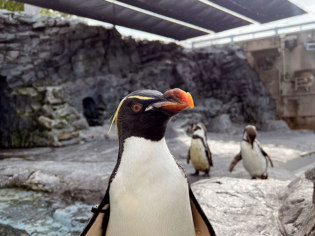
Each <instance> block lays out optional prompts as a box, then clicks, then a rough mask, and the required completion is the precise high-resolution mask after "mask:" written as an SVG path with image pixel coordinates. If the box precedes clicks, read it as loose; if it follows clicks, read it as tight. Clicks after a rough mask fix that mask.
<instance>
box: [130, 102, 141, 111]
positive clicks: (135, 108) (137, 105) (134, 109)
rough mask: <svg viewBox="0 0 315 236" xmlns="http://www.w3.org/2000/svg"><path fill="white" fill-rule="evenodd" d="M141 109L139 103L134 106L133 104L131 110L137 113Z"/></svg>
mask: <svg viewBox="0 0 315 236" xmlns="http://www.w3.org/2000/svg"><path fill="white" fill-rule="evenodd" d="M141 108H142V105H141V104H139V103H136V104H133V105H132V110H133V111H134V112H139V111H140V110H141Z"/></svg>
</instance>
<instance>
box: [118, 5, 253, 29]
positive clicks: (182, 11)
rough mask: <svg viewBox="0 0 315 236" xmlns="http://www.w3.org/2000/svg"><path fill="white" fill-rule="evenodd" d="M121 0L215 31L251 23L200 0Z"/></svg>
mask: <svg viewBox="0 0 315 236" xmlns="http://www.w3.org/2000/svg"><path fill="white" fill-rule="evenodd" d="M120 1H121V2H124V3H127V4H129V5H133V6H136V7H139V8H142V9H146V10H148V11H152V12H156V13H158V14H161V15H165V16H168V17H171V18H175V19H178V20H181V21H184V22H188V23H190V24H193V25H198V26H200V27H203V28H206V29H209V30H212V31H214V32H220V31H224V30H228V29H233V28H236V27H240V26H244V25H247V24H249V22H247V21H245V20H242V19H240V18H238V17H235V16H233V15H230V14H228V13H226V12H224V11H221V10H218V9H216V8H214V7H211V6H209V5H207V4H204V3H202V2H199V1H198V0H180V1H174V0H155V1H152V0H150V1H149V0H120Z"/></svg>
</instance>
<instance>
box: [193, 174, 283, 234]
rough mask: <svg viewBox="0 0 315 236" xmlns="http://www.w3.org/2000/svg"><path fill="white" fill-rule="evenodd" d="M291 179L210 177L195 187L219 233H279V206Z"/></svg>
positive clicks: (199, 199)
mask: <svg viewBox="0 0 315 236" xmlns="http://www.w3.org/2000/svg"><path fill="white" fill-rule="evenodd" d="M288 183H289V181H281V180H275V179H268V180H248V179H235V178H227V177H222V178H211V179H206V180H201V181H198V182H196V183H194V184H193V185H192V190H193V192H194V193H195V195H196V198H197V199H198V201H199V203H200V204H201V206H202V208H203V209H204V211H205V213H206V215H207V217H208V219H209V220H210V221H211V223H212V225H213V227H214V229H215V231H216V233H217V235H226V236H229V235H231V236H232V235H233V236H236V235H242V236H246V235H248V236H251V235H270V236H271V235H279V228H278V223H277V221H278V210H279V207H280V204H281V198H282V197H283V192H284V191H285V188H286V186H287V185H288Z"/></svg>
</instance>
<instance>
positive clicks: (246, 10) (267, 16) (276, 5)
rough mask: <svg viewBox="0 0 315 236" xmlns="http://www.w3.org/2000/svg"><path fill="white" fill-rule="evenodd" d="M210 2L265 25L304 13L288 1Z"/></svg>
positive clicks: (221, 0) (219, 0)
mask: <svg viewBox="0 0 315 236" xmlns="http://www.w3.org/2000/svg"><path fill="white" fill-rule="evenodd" d="M211 1H212V2H214V3H216V4H218V5H221V6H223V7H225V8H228V9H230V10H232V11H235V12H237V13H239V14H242V15H245V16H247V17H249V18H252V19H254V20H256V21H258V22H260V23H267V22H271V21H275V20H280V19H284V18H288V17H292V16H297V15H301V14H304V13H305V12H304V11H303V10H302V9H300V8H298V7H297V6H296V5H294V4H292V3H291V2H289V1H288V0H250V1H249V0H211Z"/></svg>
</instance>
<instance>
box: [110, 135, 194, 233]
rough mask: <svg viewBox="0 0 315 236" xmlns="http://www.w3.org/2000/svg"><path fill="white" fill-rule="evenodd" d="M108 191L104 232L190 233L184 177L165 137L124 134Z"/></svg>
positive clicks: (188, 206)
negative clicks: (105, 229)
mask: <svg viewBox="0 0 315 236" xmlns="http://www.w3.org/2000/svg"><path fill="white" fill-rule="evenodd" d="M109 194H110V218H109V223H108V228H107V232H106V235H109V236H113V235H114V236H123V235H129V236H130V235H131V236H132V235H139V236H142V235H165V236H168V235H169V236H176V235H178V236H179V235H194V225H193V219H192V213H191V208H190V202H189V189H188V184H187V180H186V178H185V177H184V175H183V174H182V173H181V171H180V170H179V168H178V166H177V164H176V162H175V160H174V158H173V157H172V155H171V154H170V152H169V150H168V148H167V145H166V142H165V139H162V140H160V141H158V142H152V141H149V140H146V139H143V138H138V137H130V138H127V139H126V140H125V142H124V151H123V154H122V157H121V162H120V165H119V167H118V170H117V173H116V175H115V177H114V179H113V181H112V183H111V185H110V191H109Z"/></svg>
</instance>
